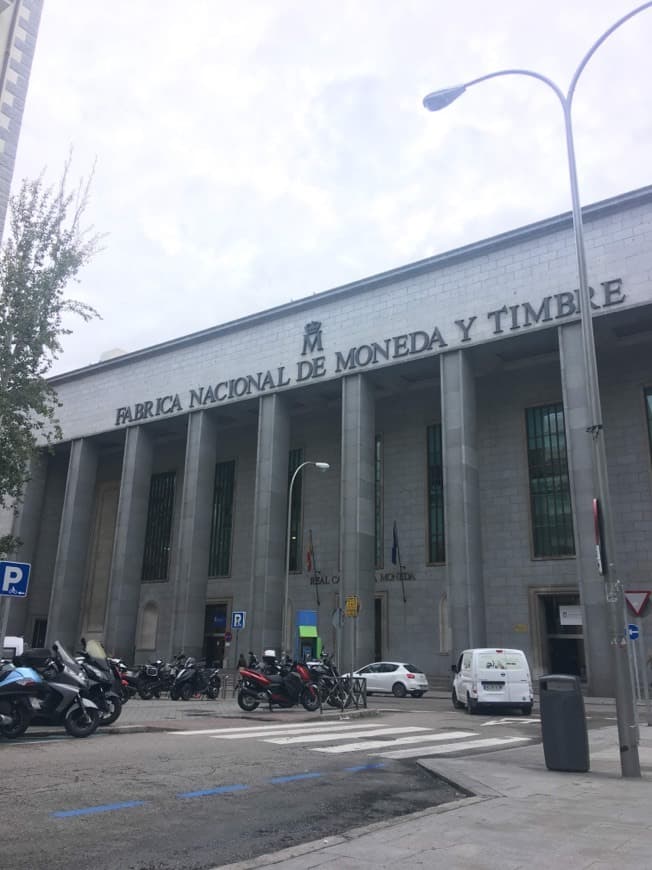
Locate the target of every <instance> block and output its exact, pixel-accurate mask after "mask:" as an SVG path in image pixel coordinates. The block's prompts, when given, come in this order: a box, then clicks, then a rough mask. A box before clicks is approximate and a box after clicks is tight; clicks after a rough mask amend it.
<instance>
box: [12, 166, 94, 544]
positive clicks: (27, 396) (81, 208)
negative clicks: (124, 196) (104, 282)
mask: <svg viewBox="0 0 652 870" xmlns="http://www.w3.org/2000/svg"><path fill="white" fill-rule="evenodd" d="M69 169H70V159H68V161H67V162H66V165H65V167H64V171H63V174H62V177H61V181H60V182H59V184H58V186H57V187H54V188H53V187H47V186H46V185H45V184H44V181H43V175H41V176H40V177H39V178H38V179H36V180H35V181H30V180H27V179H25V180H23V182H22V183H21V185H20V189H19V191H18V193H17V194H16V195H15V196H13V197H12V198H11V200H10V220H9V228H8V234H7V237H6V239H5V240H4V242H3V243H2V247H1V248H0V508H13V509H14V510H15V509H16V505H17V504H18V503H19V502H20V500H21V498H22V495H23V491H24V488H25V484H26V483H27V481H28V480H29V464H30V459H31V458H32V456H33V455H34V453H35V451H36V450H37V447H38V445H39V444H40V445H43V444H50V445H51V444H52V443H53V442H54V441H56V440H60V439H61V437H62V432H61V429H60V427H59V425H58V422H57V419H56V409H57V407H59V403H58V400H57V396H56V392H55V390H54V389H53V387H52V386H51V385H50V384H49V383H48V381H47V379H46V376H47V374H48V372H49V371H50V369H51V367H52V364H53V363H54V361H55V360H56V359H57V357H58V356H59V354H60V353H61V351H62V345H61V339H62V337H63V336H64V335H68V334H69V333H70V332H72V330H71V329H70V328H69V327H68V326H67V325H66V323H65V322H64V321H66V322H67V320H66V318H67V317H68V315H69V314H73V315H78V316H79V317H81V318H82V320H84V321H88V320H91V319H92V318H94V317H99V314H98V313H97V311H95V309H94V308H92V307H91V306H90V305H87V304H86V303H84V302H78V301H75V300H74V299H68V298H66V296H65V295H64V294H65V290H66V287H67V285H68V284H69V283H70V282H71V281H74V280H78V279H77V275H78V273H79V271H80V269H81V268H82V266H84V265H85V264H86V263H87V262H88V261H89V260H90V258H91V257H92V256H93V254H94V253H95V252H96V251H97V250H98V243H99V236H97V235H95V234H94V233H92V231H91V229H90V228H84V227H82V225H81V222H82V218H83V215H84V212H85V209H86V206H87V203H88V196H89V189H90V181H91V180H92V174H91V178H90V179H89V181H88V182H86V183H84V181H81V182H80V183H79V185H78V186H77V187H76V188H75V189H74V190H73V191H72V192H69V191H68V189H67V182H68V173H69ZM19 543H20V542H19V541H17V539H15V538H13V537H12V536H11V535H5V536H4V537H3V536H0V558H3V557H4V556H6V555H7V554H9V553H11V552H12V551H13V550H14V549H15V548H16V546H18V544H19Z"/></svg>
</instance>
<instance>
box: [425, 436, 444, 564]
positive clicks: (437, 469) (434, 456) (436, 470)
mask: <svg viewBox="0 0 652 870" xmlns="http://www.w3.org/2000/svg"><path fill="white" fill-rule="evenodd" d="M427 441H428V562H431V563H442V562H445V561H446V544H445V538H444V466H443V459H442V445H441V423H433V425H432V426H428V429H427Z"/></svg>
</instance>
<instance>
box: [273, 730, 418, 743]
mask: <svg viewBox="0 0 652 870" xmlns="http://www.w3.org/2000/svg"><path fill="white" fill-rule="evenodd" d="M342 730H344V729H342ZM415 731H430V728H417V727H416V726H405V727H404V728H382V729H380V730H376V731H367V730H365V731H354V732H350V733H347V734H342V733H341V732H340V731H338V732H330V733H329V734H324V733H323V732H322V733H319V734H306V735H304V734H295V735H293V736H292V737H266V738H265V743H278V744H279V745H287V744H288V743H319V742H320V740H340V739H341V737H345V738H346V739H347V740H353V739H356V740H357V738H358V737H376V735H377V736H378V737H380V736H381V735H382V736H384V735H385V734H409V733H414V732H415Z"/></svg>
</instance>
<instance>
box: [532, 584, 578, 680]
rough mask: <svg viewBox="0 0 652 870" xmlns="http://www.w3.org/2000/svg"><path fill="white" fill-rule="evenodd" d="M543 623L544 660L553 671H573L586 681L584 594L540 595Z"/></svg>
mask: <svg viewBox="0 0 652 870" xmlns="http://www.w3.org/2000/svg"><path fill="white" fill-rule="evenodd" d="M539 601H540V607H541V611H542V613H541V617H542V619H541V622H542V637H541V640H542V647H543V648H542V650H541V652H542V662H543V666H544V669H545V670H546V671H547V672H548V673H552V674H571V675H573V676H577V677H579V678H580V679H581V680H582V681H586V659H585V656H584V632H583V628H582V608H581V606H580V596H579V594H578V593H576V592H568V593H559V592H557V593H549V594H544V595H540V596H539Z"/></svg>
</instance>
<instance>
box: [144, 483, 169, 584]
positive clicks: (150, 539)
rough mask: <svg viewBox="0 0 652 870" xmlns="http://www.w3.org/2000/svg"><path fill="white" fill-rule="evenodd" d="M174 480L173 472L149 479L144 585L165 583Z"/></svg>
mask: <svg viewBox="0 0 652 870" xmlns="http://www.w3.org/2000/svg"><path fill="white" fill-rule="evenodd" d="M175 476H176V475H175V472H174V471H166V472H163V473H162V474H153V475H152V481H151V484H150V488H149V505H148V509H147V529H146V532H145V552H144V554H143V572H142V579H143V581H145V582H151V581H154V580H167V579H168V568H169V562H170V540H171V537H172V512H173V509H174V481H175Z"/></svg>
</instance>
